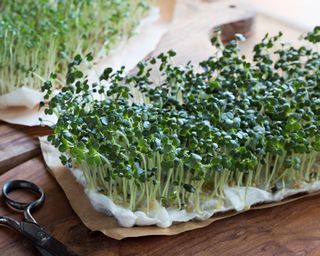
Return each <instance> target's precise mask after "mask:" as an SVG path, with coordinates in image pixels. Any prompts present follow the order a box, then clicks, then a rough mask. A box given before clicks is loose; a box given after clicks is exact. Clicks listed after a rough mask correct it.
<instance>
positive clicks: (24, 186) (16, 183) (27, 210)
mask: <svg viewBox="0 0 320 256" xmlns="http://www.w3.org/2000/svg"><path fill="white" fill-rule="evenodd" d="M14 190H28V191H31V192H33V193H34V194H36V195H37V196H38V199H36V200H34V201H32V202H30V203H23V202H18V201H15V200H13V199H11V198H10V196H9V194H10V192H12V191H14ZM2 196H3V198H4V201H5V203H6V204H7V205H8V206H10V207H11V208H13V209H14V210H18V211H24V214H25V218H26V219H27V220H28V221H32V222H36V221H35V220H34V218H33V217H32V215H31V210H32V209H33V208H35V207H37V206H40V205H42V204H43V202H44V198H45V196H44V192H43V190H42V189H41V188H40V187H38V186H37V185H36V184H34V183H32V182H30V181H26V180H12V181H7V182H6V183H5V184H4V185H3V188H2Z"/></svg>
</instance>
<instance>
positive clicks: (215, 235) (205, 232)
mask: <svg viewBox="0 0 320 256" xmlns="http://www.w3.org/2000/svg"><path fill="white" fill-rule="evenodd" d="M48 133H50V130H49V129H48V128H41V127H37V128H27V127H22V126H16V125H9V124H5V123H0V173H1V176H0V186H1V187H2V185H3V184H4V182H5V181H7V180H10V179H27V180H30V181H33V182H35V183H36V184H38V185H39V186H41V187H42V188H43V189H44V191H45V193H46V195H47V198H46V202H45V205H44V206H43V207H42V208H41V209H38V210H37V211H36V212H35V213H34V216H35V218H36V219H37V220H38V221H39V222H40V224H41V225H42V226H43V227H44V228H45V229H46V230H48V231H49V232H50V233H51V234H53V235H54V236H55V237H56V238H57V239H59V240H60V241H62V242H63V243H65V244H66V245H67V246H69V247H70V248H72V249H73V250H74V251H75V252H77V253H78V254H79V255H95V256H98V255H122V256H124V255H128V256H129V255H166V256H171V255H172V256H177V255H213V256H214V255H217V256H220V255H230V256H234V255H246V256H249V255H283V256H290V255H292V256H296V255H315V256H317V255H320V218H319V213H320V196H314V197H310V198H306V199H304V200H299V201H296V202H293V203H289V204H287V205H283V206H278V207H275V208H272V209H264V210H255V211H250V212H247V213H243V214H240V215H238V216H235V217H232V218H229V219H225V220H221V221H218V222H216V223H213V224H212V225H210V226H208V227H206V228H202V229H198V230H195V231H190V232H186V233H183V234H181V235H177V236H171V237H166V236H154V237H143V238H130V239H124V240H122V241H117V240H113V239H110V238H108V237H106V236H104V235H102V234H101V233H99V232H91V231H90V230H88V229H87V228H86V227H85V226H84V225H83V224H82V223H81V222H80V220H79V218H78V217H77V216H76V215H75V213H74V212H73V211H72V209H71V207H70V205H69V203H68V201H67V199H66V197H65V196H64V193H63V192H62V190H61V189H60V188H59V186H58V184H57V183H56V182H55V180H54V179H53V178H52V177H51V176H50V174H49V173H48V171H47V170H46V167H45V165H44V162H43V159H42V156H41V152H40V148H39V143H38V141H37V136H39V135H44V134H48ZM20 197H22V196H20V195H17V198H20ZM21 199H22V198H21ZM24 199H26V198H24ZM0 215H6V216H11V217H13V218H18V219H21V217H22V216H21V214H17V213H14V212H12V211H11V210H10V209H8V207H6V206H5V205H4V204H3V202H1V206H0ZM0 255H2V256H8V255H15V256H19V255H38V254H37V252H36V250H35V249H34V248H33V247H32V246H31V245H30V244H29V243H28V241H27V240H25V239H24V238H23V237H21V236H20V235H19V234H17V233H15V232H13V231H11V230H8V229H6V228H0Z"/></svg>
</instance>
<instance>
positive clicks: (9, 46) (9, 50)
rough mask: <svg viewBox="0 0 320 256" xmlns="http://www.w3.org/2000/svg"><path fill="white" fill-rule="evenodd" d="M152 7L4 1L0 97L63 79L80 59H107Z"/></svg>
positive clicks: (128, 0)
mask: <svg viewBox="0 0 320 256" xmlns="http://www.w3.org/2000/svg"><path fill="white" fill-rule="evenodd" d="M150 2H151V1H148V0H146V1H144V0H121V1H119V0H108V1H105V0H68V1H65V0H38V1H34V0H14V1H12V0H2V1H1V3H0V83H1V86H0V95H2V94H5V93H8V92H11V91H14V90H15V89H17V88H20V87H22V86H27V87H30V88H34V89H40V88H41V85H42V83H43V81H42V80H43V78H44V79H48V78H49V75H50V73H51V72H53V70H55V72H56V73H57V74H60V75H61V77H64V76H65V74H66V72H67V64H68V63H69V62H70V61H72V59H73V57H74V56H75V55H76V54H85V53H89V52H91V53H92V54H93V56H94V57H96V56H98V55H99V54H100V55H101V54H102V55H106V54H108V53H109V52H110V50H111V49H112V48H114V47H115V46H116V45H117V43H119V42H120V41H122V40H124V39H125V38H127V37H130V36H131V35H132V33H133V32H134V28H135V27H136V26H137V25H138V23H139V20H140V19H141V18H142V17H143V16H144V15H145V14H146V11H147V10H148V8H149V3H150ZM60 86H61V85H60Z"/></svg>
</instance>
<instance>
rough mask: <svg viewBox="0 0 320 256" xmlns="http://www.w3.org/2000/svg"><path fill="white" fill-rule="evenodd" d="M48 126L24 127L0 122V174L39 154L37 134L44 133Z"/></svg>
mask: <svg viewBox="0 0 320 256" xmlns="http://www.w3.org/2000/svg"><path fill="white" fill-rule="evenodd" d="M49 132H50V130H49V128H41V129H39V128H34V127H24V126H19V125H9V124H6V123H2V122H0V174H1V173H3V172H5V171H7V170H9V169H11V168H13V167H15V166H17V165H18V164H21V163H23V162H24V161H26V160H28V159H30V158H32V157H34V156H37V155H39V154H40V153H41V152H40V148H39V142H38V139H37V136H39V135H46V134H48V133H49Z"/></svg>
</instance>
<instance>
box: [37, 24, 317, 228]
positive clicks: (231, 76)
mask: <svg viewBox="0 0 320 256" xmlns="http://www.w3.org/2000/svg"><path fill="white" fill-rule="evenodd" d="M281 36H282V34H281V33H279V35H277V36H274V37H270V36H266V37H265V38H264V39H263V40H262V41H261V42H260V43H258V44H257V45H255V47H254V49H253V60H248V59H247V58H246V57H244V56H241V54H240V53H239V44H238V41H239V40H242V39H243V38H242V36H241V35H237V39H236V40H233V41H231V42H230V43H229V44H227V45H226V46H222V44H221V43H220V41H219V39H218V37H215V38H213V40H212V42H213V44H214V45H215V46H216V47H217V48H218V49H219V51H218V53H217V54H216V55H214V56H213V57H211V58H209V59H207V60H204V61H203V62H201V63H199V65H198V66H196V67H195V66H193V65H192V64H191V63H189V64H187V65H185V66H177V65H175V64H174V61H173V57H174V55H175V52H174V51H169V52H167V53H163V54H160V55H159V56H157V57H153V58H151V59H149V60H147V61H145V62H143V63H140V64H139V65H138V67H137V70H136V72H135V73H134V74H130V75H126V74H124V72H123V69H122V70H118V71H114V70H112V69H111V68H107V69H105V70H104V72H103V74H102V75H101V76H100V83H95V84H89V82H88V79H87V77H86V76H85V75H84V74H83V73H82V72H81V71H80V70H79V69H78V66H79V65H81V63H82V62H84V61H88V60H86V59H83V58H81V56H77V57H76V58H75V59H74V61H73V62H71V63H69V66H68V72H67V78H66V85H65V86H64V87H63V89H62V91H61V92H60V93H59V94H57V95H55V96H52V90H53V85H54V79H55V75H54V74H53V75H52V79H51V81H47V82H46V83H45V84H44V85H43V87H42V89H43V91H44V92H45V93H46V96H45V98H46V99H50V101H49V104H48V105H47V107H46V109H45V111H46V113H47V114H48V115H57V117H58V122H57V124H56V125H55V127H54V129H53V134H52V135H50V136H49V137H48V141H49V142H50V143H51V144H52V145H54V146H55V147H56V148H57V149H58V150H59V152H60V155H61V156H60V159H61V161H62V163H63V164H65V165H66V166H68V167H69V168H70V170H71V171H73V173H77V175H80V176H82V177H83V179H84V180H85V182H84V183H83V185H84V186H85V187H86V189H87V191H94V192H95V193H96V194H99V195H103V196H105V197H107V198H108V199H110V200H111V201H112V202H113V205H111V206H110V205H109V206H106V208H107V210H110V211H111V212H112V207H120V208H121V209H127V210H128V211H131V212H132V213H135V212H143V213H144V214H145V216H146V218H147V220H148V221H147V222H146V223H148V225H150V224H156V225H158V226H170V225H171V224H172V223H174V222H179V221H187V220H190V219H194V218H196V219H206V218H209V217H210V216H212V215H213V214H214V213H215V212H219V211H226V210H234V209H235V210H239V211H240V210H243V209H248V208H249V207H250V206H251V205H254V204H257V203H263V202H271V201H279V200H282V199H283V198H285V197H286V196H288V195H292V194H295V193H300V192H310V191H317V190H320V182H319V180H320V164H319V162H320V68H319V67H320V65H319V64H320V54H319V51H318V50H317V48H316V47H314V46H317V45H318V43H319V42H320V27H316V28H315V29H314V30H313V31H312V32H310V33H308V34H307V35H306V36H305V38H304V40H305V45H308V47H307V46H301V47H293V46H291V45H289V44H287V43H282V41H281ZM89 59H91V58H90V56H89ZM155 74H156V75H157V78H155ZM105 84H108V85H109V89H108V90H106V86H105ZM75 170H77V172H75ZM78 178H79V177H78ZM108 207H110V208H111V209H108ZM163 210H165V211H166V212H167V215H168V216H169V217H168V218H171V222H169V224H166V225H161V221H162V220H163V219H161V218H160V219H159V218H158V217H159V215H157V212H159V211H163ZM179 214H180V215H179ZM179 216H180V217H179ZM115 217H116V218H117V219H118V220H119V221H120V223H121V218H120V217H118V216H115ZM157 218H158V219H157ZM150 220H154V222H152V221H150ZM141 223H142V224H141ZM159 223H160V224H159ZM132 225H143V222H141V221H140V222H139V223H133V224H132Z"/></svg>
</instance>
